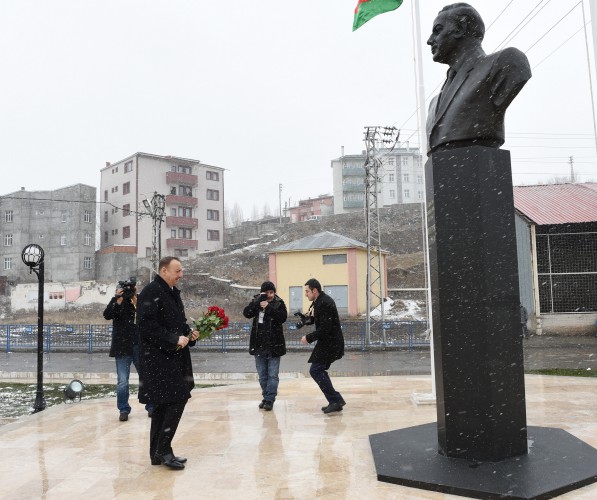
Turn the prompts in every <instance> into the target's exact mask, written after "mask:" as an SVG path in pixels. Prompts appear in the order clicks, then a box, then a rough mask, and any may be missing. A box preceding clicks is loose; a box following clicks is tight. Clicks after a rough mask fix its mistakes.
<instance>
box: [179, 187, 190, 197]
mask: <svg viewBox="0 0 597 500" xmlns="http://www.w3.org/2000/svg"><path fill="white" fill-rule="evenodd" d="M178 194H179V196H193V188H192V187H191V186H178Z"/></svg>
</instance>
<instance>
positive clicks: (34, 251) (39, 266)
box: [21, 243, 46, 413]
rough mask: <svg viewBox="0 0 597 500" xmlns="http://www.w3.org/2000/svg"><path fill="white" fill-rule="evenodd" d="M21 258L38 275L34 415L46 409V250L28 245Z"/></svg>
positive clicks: (33, 244) (34, 245)
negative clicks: (44, 368)
mask: <svg viewBox="0 0 597 500" xmlns="http://www.w3.org/2000/svg"><path fill="white" fill-rule="evenodd" d="M21 258H22V259H23V263H24V264H25V265H26V266H29V273H31V272H34V273H35V274H36V275H37V281H38V288H37V392H36V393H35V404H34V405H33V413H37V412H39V411H42V410H44V409H45V408H46V400H45V399H44V371H43V361H44V359H43V348H44V333H43V332H44V249H43V248H42V247H40V246H39V245H36V244H35V243H32V244H30V245H27V246H26V247H25V248H23V251H22V252H21Z"/></svg>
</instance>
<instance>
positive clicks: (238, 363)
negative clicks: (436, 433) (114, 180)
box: [0, 336, 597, 383]
mask: <svg viewBox="0 0 597 500" xmlns="http://www.w3.org/2000/svg"><path fill="white" fill-rule="evenodd" d="M309 352H310V350H307V349H305V350H300V351H291V352H288V354H286V356H284V357H283V358H282V362H281V365H280V370H281V372H282V373H284V374H287V375H289V376H292V377H308V376H309V365H308V364H307V359H308V358H309ZM524 357H525V369H526V370H540V369H547V368H575V369H585V370H586V369H591V370H597V338H595V337H546V336H533V337H531V338H529V339H525V341H524ZM192 359H193V372H194V373H195V375H196V379H197V381H201V380H227V381H230V382H232V381H234V380H237V381H245V380H256V376H255V363H254V360H253V356H250V355H249V354H248V353H247V352H246V351H230V352H227V353H221V352H218V351H206V350H200V349H194V350H193V351H192ZM115 372H116V368H115V365H114V359H113V358H110V357H109V356H108V353H107V352H99V353H93V354H87V353H82V352H62V353H54V352H51V353H47V354H46V353H44V380H48V381H56V382H62V381H70V380H72V379H73V378H80V379H81V380H83V381H84V382H86V383H100V382H101V383H110V382H114V380H115V379H116V373H115ZM331 373H332V375H334V376H351V377H358V376H376V375H386V376H389V375H427V374H430V373H431V359H430V356H429V349H428V348H417V349H415V350H414V351H404V350H377V351H368V352H361V351H347V352H346V355H345V356H344V358H342V359H341V360H339V361H337V362H336V363H334V364H333V365H332V369H331ZM36 377H37V354H36V353H35V352H13V353H1V354H0V380H15V379H22V380H30V379H32V380H35V379H36ZM133 379H134V376H133Z"/></svg>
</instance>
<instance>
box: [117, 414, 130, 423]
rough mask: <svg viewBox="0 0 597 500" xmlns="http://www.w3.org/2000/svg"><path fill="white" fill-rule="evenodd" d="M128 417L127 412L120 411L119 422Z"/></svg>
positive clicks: (124, 420)
mask: <svg viewBox="0 0 597 500" xmlns="http://www.w3.org/2000/svg"><path fill="white" fill-rule="evenodd" d="M128 419H129V414H128V413H127V412H126V411H121V412H120V416H119V417H118V420H120V421H121V422H126V421H127V420H128Z"/></svg>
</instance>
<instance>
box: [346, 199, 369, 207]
mask: <svg viewBox="0 0 597 500" xmlns="http://www.w3.org/2000/svg"><path fill="white" fill-rule="evenodd" d="M342 206H343V207H344V208H364V207H365V200H350V201H344V202H342Z"/></svg>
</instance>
